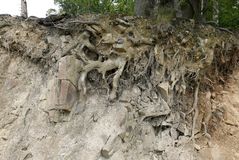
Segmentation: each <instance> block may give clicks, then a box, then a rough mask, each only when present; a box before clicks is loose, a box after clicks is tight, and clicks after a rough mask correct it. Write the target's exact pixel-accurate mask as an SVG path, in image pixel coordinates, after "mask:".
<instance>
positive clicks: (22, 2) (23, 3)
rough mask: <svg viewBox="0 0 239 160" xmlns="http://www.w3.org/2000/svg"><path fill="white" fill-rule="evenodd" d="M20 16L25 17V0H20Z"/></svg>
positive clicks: (26, 15)
mask: <svg viewBox="0 0 239 160" xmlns="http://www.w3.org/2000/svg"><path fill="white" fill-rule="evenodd" d="M21 16H22V17H23V18H27V17H28V14H27V1H26V0H21Z"/></svg>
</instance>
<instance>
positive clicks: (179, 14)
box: [173, 0, 183, 18]
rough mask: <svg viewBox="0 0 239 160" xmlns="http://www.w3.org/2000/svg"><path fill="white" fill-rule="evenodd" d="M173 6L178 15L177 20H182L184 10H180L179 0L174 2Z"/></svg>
mask: <svg viewBox="0 0 239 160" xmlns="http://www.w3.org/2000/svg"><path fill="white" fill-rule="evenodd" d="M173 6H174V10H175V14H176V18H182V16H183V15H182V10H181V8H180V3H179V0H174V1H173Z"/></svg>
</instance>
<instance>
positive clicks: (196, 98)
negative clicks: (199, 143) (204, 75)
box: [187, 82, 200, 145]
mask: <svg viewBox="0 0 239 160" xmlns="http://www.w3.org/2000/svg"><path fill="white" fill-rule="evenodd" d="M199 85H200V82H197V84H196V88H195V92H194V101H193V107H192V109H191V110H190V111H189V112H188V113H187V114H190V113H192V112H193V111H194V116H193V124H192V135H191V140H192V141H193V144H194V145H195V138H194V136H195V127H196V121H197V118H198V115H199V108H198V90H199Z"/></svg>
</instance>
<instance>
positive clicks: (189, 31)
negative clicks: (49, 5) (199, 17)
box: [0, 15, 239, 160]
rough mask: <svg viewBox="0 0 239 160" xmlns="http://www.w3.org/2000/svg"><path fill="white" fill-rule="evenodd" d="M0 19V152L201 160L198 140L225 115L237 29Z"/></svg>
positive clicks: (8, 155) (9, 155) (129, 20)
mask: <svg viewBox="0 0 239 160" xmlns="http://www.w3.org/2000/svg"><path fill="white" fill-rule="evenodd" d="M0 18H1V23H0V46H1V47H0V57H1V59H0V61H1V63H0V73H1V76H0V109H1V111H2V112H1V113H0V119H1V122H0V136H1V140H0V146H1V147H0V157H3V159H24V160H25V159H39V160H40V159H80V160H81V159H82V160H84V159H89V160H91V159H92V160H94V159H162V158H163V159H175V157H178V159H200V155H199V154H198V152H197V151H198V150H199V151H201V150H202V149H201V148H202V145H203V146H204V143H203V142H201V141H199V140H203V138H205V139H206V143H209V144H210V142H211V140H212V139H213V135H214V133H217V132H218V130H217V129H214V128H213V126H216V125H218V124H220V121H224V122H227V121H226V120H224V117H223V116H224V115H225V110H224V109H223V108H225V106H224V107H222V105H219V104H217V103H216V98H217V95H218V93H219V90H217V89H218V86H219V85H222V86H224V85H225V84H226V83H227V77H228V76H229V75H232V73H233V70H234V69H235V68H236V67H237V65H238V57H239V54H238V50H239V47H238V39H237V38H236V37H234V36H233V35H232V34H228V33H224V32H221V31H218V30H216V29H215V28H213V27H211V26H200V27H198V28H196V29H195V28H194V27H193V26H194V24H193V21H179V22H174V25H171V24H155V23H153V22H150V21H147V20H144V19H139V18H134V17H121V18H110V17H103V16H98V17H97V16H89V15H88V16H84V17H83V16H82V17H78V18H74V19H71V18H68V19H65V18H64V17H51V18H47V19H28V20H25V21H23V20H20V19H17V18H12V17H6V16H5V17H4V16H3V17H0ZM220 90H222V89H220ZM215 104H216V105H215ZM215 119H216V121H215ZM228 123H229V122H228ZM198 138H199V140H198ZM212 141H213V140H212ZM206 143H205V144H206ZM233 156H234V155H233ZM208 157H209V156H208Z"/></svg>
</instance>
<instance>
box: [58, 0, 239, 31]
mask: <svg viewBox="0 0 239 160" xmlns="http://www.w3.org/2000/svg"><path fill="white" fill-rule="evenodd" d="M204 2H207V6H206V8H204V10H203V16H204V19H205V20H207V21H213V20H215V19H213V17H215V14H218V21H219V25H220V26H222V27H228V28H237V29H239V0H206V1H204ZM215 2H217V4H218V6H215ZM55 3H56V4H58V5H59V6H60V8H61V11H60V12H61V13H68V14H71V15H79V14H87V13H95V14H111V15H112V14H113V15H114V14H124V15H134V5H135V0H55ZM157 5H160V4H157ZM180 6H181V8H182V11H183V10H184V9H185V8H186V6H189V7H190V6H191V5H190V0H182V1H180ZM164 7H165V6H159V8H160V9H159V11H158V15H157V17H159V19H163V20H164V19H166V20H168V19H169V18H171V17H172V16H173V15H174V14H173V13H174V10H173V8H171V11H170V10H169V9H170V8H165V9H164ZM150 10H154V9H153V8H152V9H150ZM189 17H190V16H189ZM193 17H194V16H193Z"/></svg>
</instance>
